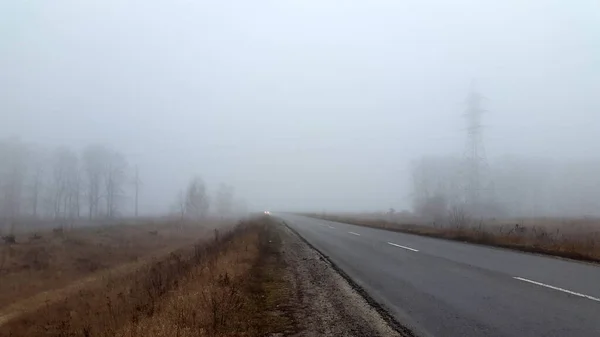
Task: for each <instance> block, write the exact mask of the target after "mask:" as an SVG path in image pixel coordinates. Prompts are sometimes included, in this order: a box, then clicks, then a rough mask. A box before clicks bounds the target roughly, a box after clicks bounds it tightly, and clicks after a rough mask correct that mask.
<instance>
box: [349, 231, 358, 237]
mask: <svg viewBox="0 0 600 337" xmlns="http://www.w3.org/2000/svg"><path fill="white" fill-rule="evenodd" d="M348 233H350V234H352V235H358V236H360V234H358V233H354V232H348Z"/></svg>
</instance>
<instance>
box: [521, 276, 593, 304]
mask: <svg viewBox="0 0 600 337" xmlns="http://www.w3.org/2000/svg"><path fill="white" fill-rule="evenodd" d="M513 278H514V279H516V280H519V281H523V282H528V283H532V284H535V285H538V286H542V287H546V288H550V289H554V290H558V291H562V292H565V293H567V294H571V295H575V296H579V297H583V298H587V299H588V300H592V301H596V302H600V298H596V297H592V296H590V295H585V294H580V293H576V292H574V291H570V290H567V289H563V288H559V287H554V286H551V285H548V284H544V283H541V282H536V281H532V280H528V279H526V278H522V277H516V276H515V277H513Z"/></svg>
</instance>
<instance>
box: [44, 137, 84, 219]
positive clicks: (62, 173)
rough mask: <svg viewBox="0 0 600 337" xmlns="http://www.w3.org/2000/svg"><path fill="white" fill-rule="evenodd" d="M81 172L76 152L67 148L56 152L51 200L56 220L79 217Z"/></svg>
mask: <svg viewBox="0 0 600 337" xmlns="http://www.w3.org/2000/svg"><path fill="white" fill-rule="evenodd" d="M79 172H80V171H79V158H78V157H77V154H76V153H75V152H73V151H72V150H70V149H68V148H65V147H62V148H59V149H57V150H56V151H55V152H54V156H53V165H52V182H51V190H52V196H51V198H52V203H53V205H54V218H55V219H63V220H65V219H74V218H76V217H78V215H79V206H80V194H81V193H80V192H81V191H80V187H81V184H80V174H79Z"/></svg>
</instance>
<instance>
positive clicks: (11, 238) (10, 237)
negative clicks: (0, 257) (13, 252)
mask: <svg viewBox="0 0 600 337" xmlns="http://www.w3.org/2000/svg"><path fill="white" fill-rule="evenodd" d="M2 240H3V241H4V243H5V244H7V245H12V244H15V243H17V238H16V237H15V235H14V234H8V235H4V236H3V237H2Z"/></svg>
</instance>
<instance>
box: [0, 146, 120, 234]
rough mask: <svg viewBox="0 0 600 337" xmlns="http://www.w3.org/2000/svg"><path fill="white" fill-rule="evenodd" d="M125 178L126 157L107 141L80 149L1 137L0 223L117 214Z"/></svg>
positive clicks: (11, 226)
mask: <svg viewBox="0 0 600 337" xmlns="http://www.w3.org/2000/svg"><path fill="white" fill-rule="evenodd" d="M127 179H128V163H127V160H126V158H125V156H123V155H122V154H121V153H119V152H117V151H115V150H113V149H111V148H109V147H106V146H103V145H89V146H86V147H85V148H83V149H82V150H80V151H76V150H74V149H71V148H68V147H60V148H55V149H43V148H41V147H39V146H36V145H33V144H27V143H25V142H22V141H20V140H18V139H4V140H0V221H1V223H2V224H4V225H5V226H6V225H8V227H9V230H10V231H13V230H14V227H15V226H16V224H17V223H18V222H19V220H21V219H42V218H43V219H54V220H61V221H62V222H63V223H66V222H68V221H74V220H76V219H82V218H87V219H90V220H91V219H98V218H115V217H117V216H118V215H119V206H120V204H122V201H123V197H124V194H125V184H126V183H127Z"/></svg>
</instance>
